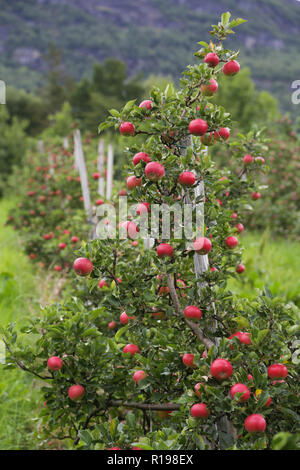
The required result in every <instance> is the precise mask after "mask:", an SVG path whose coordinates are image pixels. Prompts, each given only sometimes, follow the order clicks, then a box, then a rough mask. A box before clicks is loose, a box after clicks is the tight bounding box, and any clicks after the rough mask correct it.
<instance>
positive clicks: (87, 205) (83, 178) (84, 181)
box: [74, 129, 93, 223]
mask: <svg viewBox="0 0 300 470" xmlns="http://www.w3.org/2000/svg"><path fill="white" fill-rule="evenodd" d="M74 154H75V162H76V163H77V165H78V169H79V175H80V183H81V190H82V195H83V203H84V209H85V211H86V213H87V217H88V222H89V223H93V220H92V219H93V212H92V205H91V197H90V190H89V183H88V177H87V171H86V166H85V161H84V155H83V150H82V144H81V135H80V130H79V129H77V130H76V131H75V132H74Z"/></svg>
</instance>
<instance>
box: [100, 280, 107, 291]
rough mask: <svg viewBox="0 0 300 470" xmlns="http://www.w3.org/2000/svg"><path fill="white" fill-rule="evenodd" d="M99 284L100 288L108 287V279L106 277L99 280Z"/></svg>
mask: <svg viewBox="0 0 300 470" xmlns="http://www.w3.org/2000/svg"><path fill="white" fill-rule="evenodd" d="M98 286H99V287H100V289H103V287H106V281H105V279H101V280H100V281H99V282H98Z"/></svg>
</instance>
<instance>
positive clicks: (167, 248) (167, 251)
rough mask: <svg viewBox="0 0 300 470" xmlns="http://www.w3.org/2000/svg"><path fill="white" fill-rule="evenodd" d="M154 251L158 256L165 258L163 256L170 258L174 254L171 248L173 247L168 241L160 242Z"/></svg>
mask: <svg viewBox="0 0 300 470" xmlns="http://www.w3.org/2000/svg"><path fill="white" fill-rule="evenodd" d="M156 253H157V256H158V257H159V258H165V257H170V258H172V256H173V254H174V250H173V247H172V246H171V245H169V244H168V243H161V244H160V245H158V247H157V248H156Z"/></svg>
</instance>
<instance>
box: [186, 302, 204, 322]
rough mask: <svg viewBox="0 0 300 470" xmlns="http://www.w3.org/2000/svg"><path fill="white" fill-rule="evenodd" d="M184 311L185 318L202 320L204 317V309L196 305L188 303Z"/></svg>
mask: <svg viewBox="0 0 300 470" xmlns="http://www.w3.org/2000/svg"><path fill="white" fill-rule="evenodd" d="M183 313H184V316H185V318H193V319H195V320H200V318H202V310H200V308H198V307H196V306H195V305H188V306H187V307H185V309H184V312H183Z"/></svg>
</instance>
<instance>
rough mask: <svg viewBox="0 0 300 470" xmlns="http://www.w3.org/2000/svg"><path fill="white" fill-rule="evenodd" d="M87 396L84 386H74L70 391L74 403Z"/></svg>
mask: <svg viewBox="0 0 300 470" xmlns="http://www.w3.org/2000/svg"><path fill="white" fill-rule="evenodd" d="M84 394H85V390H84V388H83V386H82V385H72V386H71V387H70V388H69V390H68V395H69V397H70V398H71V400H73V401H77V400H80V399H81V398H82V397H83V396H84Z"/></svg>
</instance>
